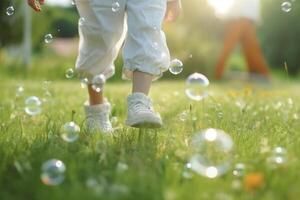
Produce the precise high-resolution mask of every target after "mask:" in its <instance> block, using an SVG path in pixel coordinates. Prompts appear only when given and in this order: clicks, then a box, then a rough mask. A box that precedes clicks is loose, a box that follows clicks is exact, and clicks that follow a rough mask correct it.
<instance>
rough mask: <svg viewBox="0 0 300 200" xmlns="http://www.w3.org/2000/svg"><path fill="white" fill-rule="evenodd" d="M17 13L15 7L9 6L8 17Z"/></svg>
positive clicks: (7, 9)
mask: <svg viewBox="0 0 300 200" xmlns="http://www.w3.org/2000/svg"><path fill="white" fill-rule="evenodd" d="M14 13H15V8H14V7H13V6H9V7H7V8H6V15H8V16H12V15H13V14H14Z"/></svg>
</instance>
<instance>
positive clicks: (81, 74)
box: [76, 65, 115, 84]
mask: <svg viewBox="0 0 300 200" xmlns="http://www.w3.org/2000/svg"><path fill="white" fill-rule="evenodd" d="M76 71H77V72H78V74H79V78H80V79H82V78H87V80H88V82H87V83H88V84H91V83H92V79H93V78H94V76H97V75H100V74H102V75H104V76H105V79H106V80H108V79H109V78H111V77H112V76H113V75H114V74H115V67H114V65H111V66H110V67H109V68H106V69H105V70H103V71H102V72H99V73H98V72H88V71H85V70H84V69H83V70H81V69H80V67H78V68H76Z"/></svg>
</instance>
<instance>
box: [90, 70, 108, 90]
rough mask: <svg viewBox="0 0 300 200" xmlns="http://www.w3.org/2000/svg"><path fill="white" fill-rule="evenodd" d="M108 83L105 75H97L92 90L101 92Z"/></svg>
mask: <svg viewBox="0 0 300 200" xmlns="http://www.w3.org/2000/svg"><path fill="white" fill-rule="evenodd" d="M105 82H106V79H105V76H104V75H103V74H100V75H97V76H95V77H94V78H93V80H92V88H93V90H94V91H96V92H101V90H102V88H103V86H104V84H105Z"/></svg>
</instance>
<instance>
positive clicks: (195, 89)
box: [185, 73, 209, 101]
mask: <svg viewBox="0 0 300 200" xmlns="http://www.w3.org/2000/svg"><path fill="white" fill-rule="evenodd" d="M208 86H209V80H208V79H207V78H206V76H204V75H203V74H200V73H194V74H192V75H190V76H189V77H188V78H187V80H186V90H185V93H186V95H187V97H188V98H190V99H192V100H194V101H201V100H203V99H204V98H205V97H207V96H208V92H207V88H208Z"/></svg>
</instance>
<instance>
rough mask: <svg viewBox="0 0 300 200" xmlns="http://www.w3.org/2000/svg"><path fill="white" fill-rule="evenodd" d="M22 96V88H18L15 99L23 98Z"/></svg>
mask: <svg viewBox="0 0 300 200" xmlns="http://www.w3.org/2000/svg"><path fill="white" fill-rule="evenodd" d="M23 94H24V87H23V86H19V87H18V88H17V91H16V97H21V96H23Z"/></svg>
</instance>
